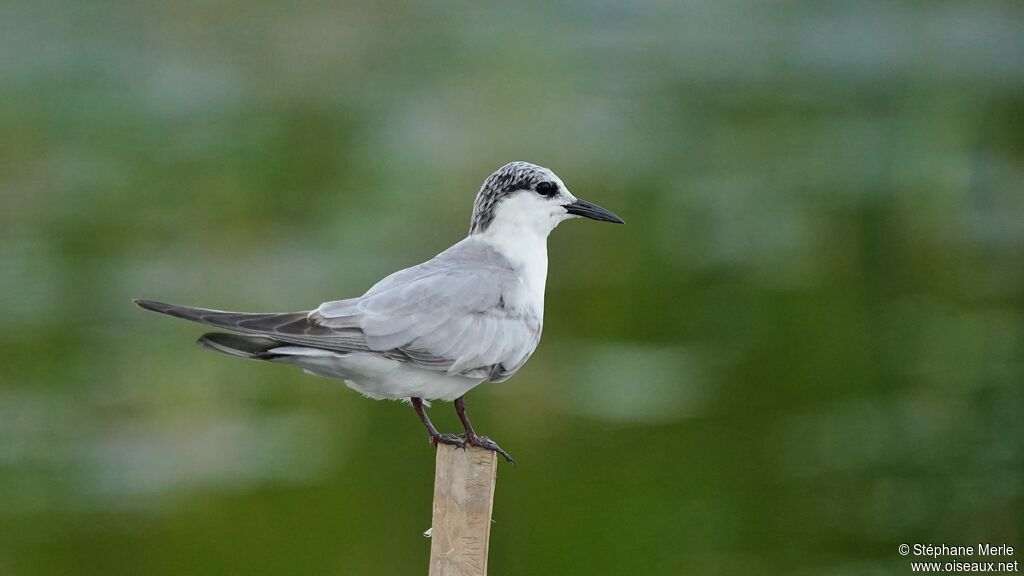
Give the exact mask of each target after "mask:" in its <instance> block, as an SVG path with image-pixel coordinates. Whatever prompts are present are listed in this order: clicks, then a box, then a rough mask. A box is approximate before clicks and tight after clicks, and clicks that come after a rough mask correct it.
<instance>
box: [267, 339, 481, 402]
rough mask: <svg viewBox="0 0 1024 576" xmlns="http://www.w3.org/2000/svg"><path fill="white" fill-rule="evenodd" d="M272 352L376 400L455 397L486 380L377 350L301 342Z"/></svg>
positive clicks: (283, 362) (443, 398)
mask: <svg viewBox="0 0 1024 576" xmlns="http://www.w3.org/2000/svg"><path fill="white" fill-rule="evenodd" d="M273 352H275V353H279V354H287V356H284V357H282V358H279V359H277V360H274V362H278V363H282V364H293V365H295V366H299V367H301V368H303V369H304V370H306V371H307V372H309V373H312V374H317V375H319V376H327V377H328V378H340V379H342V380H344V381H345V384H347V385H348V387H349V388H351V389H353V390H355V391H356V392H359V393H361V394H364V395H366V396H369V397H370V398H374V399H376V400H383V399H385V398H389V399H394V400H399V399H405V398H423V399H425V400H447V401H452V400H455V399H456V398H458V397H460V396H462V395H463V394H465V393H466V392H469V391H470V390H472V389H473V388H474V387H475V386H477V385H478V384H480V383H481V382H483V381H484V379H483V378H469V377H466V376H455V375H449V374H447V373H445V372H440V371H437V370H426V369H424V368H419V367H417V366H415V365H413V364H411V363H409V362H399V361H397V360H391V359H389V358H384V357H382V356H377V355H375V354H363V353H359V352H352V353H348V354H338V353H335V352H330V351H327V350H319V349H315V348H303V347H300V346H283V347H281V348H275V349H274V350H273Z"/></svg>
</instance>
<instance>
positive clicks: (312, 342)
mask: <svg viewBox="0 0 1024 576" xmlns="http://www.w3.org/2000/svg"><path fill="white" fill-rule="evenodd" d="M573 217H584V218H590V219H593V220H602V221H605V222H616V223H620V224H621V223H622V220H621V219H620V218H619V217H618V216H616V215H615V214H612V213H611V212H609V211H608V210H605V209H604V208H601V207H600V206H597V205H596V204H591V203H590V202H587V201H585V200H580V199H579V198H576V197H575V196H573V195H572V194H571V193H570V192H569V190H568V189H567V188H566V187H565V185H564V184H563V183H562V181H561V179H559V178H558V176H555V174H554V173H553V172H552V171H551V170H548V169H547V168H543V167H541V166H537V165H535V164H530V163H527V162H512V163H510V164H506V165H505V166H502V167H501V168H499V169H498V170H497V171H496V172H495V173H493V174H491V175H490V176H489V177H488V178H487V179H486V180H485V181H484V183H483V186H481V188H480V191H479V192H478V193H477V195H476V200H475V202H474V204H473V217H472V219H471V222H470V227H469V236H467V237H466V238H464V239H462V240H460V241H459V242H458V243H456V244H455V245H453V246H452V247H451V248H448V249H447V250H445V251H444V252H441V253H440V254H438V255H437V256H435V257H434V258H432V259H431V260H428V261H426V262H424V263H422V264H419V265H417V266H413V267H411V268H406V269H405V270H400V271H398V272H395V273H394V274H391V275H390V276H388V277H386V278H384V279H383V280H381V281H380V282H378V283H377V284H375V285H374V286H373V287H372V288H370V289H369V290H368V291H367V292H366V293H365V294H363V295H362V296H359V297H357V298H349V299H347V300H334V301H330V302H324V303H323V304H321V305H320V306H318V307H317V308H316V309H314V310H308V311H303V312H293V313H285V314H250V313H238V312H222V311H219V310H208V309H204V308H193V307H190V306H177V305H174V304H163V303H161V302H154V301H150V300H135V303H136V304H138V305H139V306H141V307H142V308H145V309H147V310H152V311H154V312H159V313H161V314H167V315H170V316H175V317H177V318H184V319H185V320H191V321H193V322H199V323H202V324H207V325H210V326H215V327H217V328H223V329H227V330H231V331H233V332H236V333H224V332H211V333H209V334H204V335H203V336H202V337H200V338H199V342H198V343H199V344H200V345H202V346H205V347H207V348H210V349H212V350H216V351H217V352H222V353H224V354H228V355H231V356H237V357H239V358H250V359H254V360H264V361H267V362H274V363H277V364H292V365H295V366H298V367H300V368H302V369H304V370H305V371H306V372H308V373H312V374H319V375H321V376H328V377H331V378H340V379H342V380H344V381H345V383H346V384H347V385H348V386H349V387H350V388H352V389H354V390H356V391H358V392H361V393H362V394H364V395H366V396H369V397H370V398H375V399H384V398H391V399H398V400H407V401H409V402H410V403H411V404H412V407H413V409H415V410H416V414H418V415H419V417H420V420H422V421H423V425H424V426H425V427H426V428H427V432H428V433H429V435H430V441H431V443H432V444H433V445H435V446H436V445H437V443H439V442H441V443H444V444H454V445H458V446H464V445H465V444H469V445H471V446H479V447H481V448H485V449H488V450H493V451H495V452H498V453H500V454H501V455H502V456H504V457H505V458H506V459H507V460H509V461H510V462H512V461H513V460H512V457H511V456H509V454H508V452H506V451H505V450H503V449H502V448H501V447H500V446H498V444H497V443H495V442H494V441H492V440H490V439H489V438H487V437H486V436H480V435H478V434H477V433H476V431H475V430H474V429H473V425H472V424H470V421H469V417H468V416H467V415H466V405H465V401H464V398H465V394H466V393H467V392H469V391H470V390H472V389H473V388H474V387H476V386H477V385H478V384H480V383H481V382H504V381H505V380H508V379H509V378H510V377H511V376H512V375H513V374H515V373H516V371H517V370H519V369H520V368H522V367H523V364H524V363H525V362H526V360H527V359H528V358H529V357H530V355H531V354H533V351H534V350H535V349H536V348H537V343H538V342H540V334H541V328H542V326H543V320H544V284H545V282H546V280H547V272H548V254H547V238H548V234H550V233H551V231H552V230H554V228H555V226H558V224H559V223H560V222H562V221H563V220H566V219H568V218H573ZM425 400H427V401H429V400H447V401H454V402H455V411H456V413H457V414H458V416H459V420H461V422H462V425H463V426H464V427H465V434H464V435H462V436H455V435H453V434H441V433H439V432H438V431H437V429H436V428H434V425H433V424H431V422H430V419H429V418H428V417H427V413H426V412H425V410H424V401H425ZM428 405H429V404H428Z"/></svg>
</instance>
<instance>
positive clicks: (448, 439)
mask: <svg viewBox="0 0 1024 576" xmlns="http://www.w3.org/2000/svg"><path fill="white" fill-rule="evenodd" d="M430 443H431V444H432V445H434V446H437V445H438V444H449V445H451V446H457V447H459V448H465V447H466V441H465V440H463V439H462V438H461V437H459V436H456V435H455V434H448V433H442V434H438V435H436V436H433V435H432V436H431V437H430Z"/></svg>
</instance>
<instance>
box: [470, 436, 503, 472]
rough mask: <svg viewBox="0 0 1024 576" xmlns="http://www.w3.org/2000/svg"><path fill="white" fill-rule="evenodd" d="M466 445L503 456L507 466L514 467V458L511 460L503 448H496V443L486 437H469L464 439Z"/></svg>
mask: <svg viewBox="0 0 1024 576" xmlns="http://www.w3.org/2000/svg"><path fill="white" fill-rule="evenodd" d="M466 444H468V445H470V446H476V447H477V448H483V449H484V450H490V451H491V452H497V453H498V454H501V455H502V456H504V457H505V460H507V461H508V463H509V464H511V465H513V466H515V465H516V460H515V458H513V457H512V456H511V455H510V454H509V453H508V452H506V451H505V449H504V448H502V447H501V446H498V443H497V442H495V441H494V440H491V439H490V438H488V437H487V436H477V435H475V434H474V435H470V436H468V437H467V438H466ZM463 447H465V446H463Z"/></svg>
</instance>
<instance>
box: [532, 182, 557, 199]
mask: <svg viewBox="0 0 1024 576" xmlns="http://www.w3.org/2000/svg"><path fill="white" fill-rule="evenodd" d="M555 192H558V184H555V183H554V182H541V183H540V184H537V194H540V195H541V196H554V195H555Z"/></svg>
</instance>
